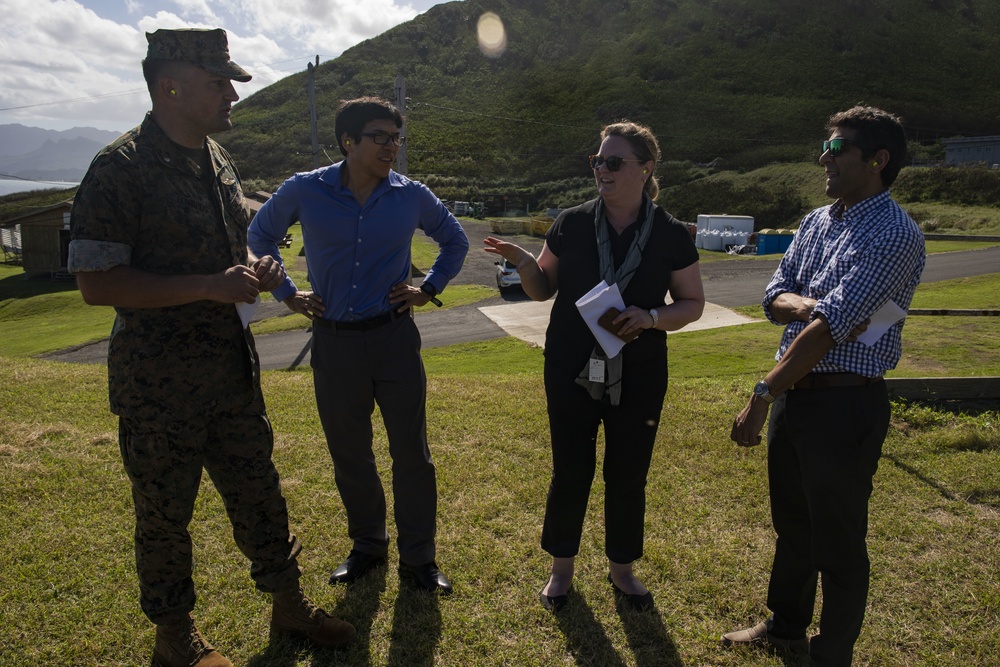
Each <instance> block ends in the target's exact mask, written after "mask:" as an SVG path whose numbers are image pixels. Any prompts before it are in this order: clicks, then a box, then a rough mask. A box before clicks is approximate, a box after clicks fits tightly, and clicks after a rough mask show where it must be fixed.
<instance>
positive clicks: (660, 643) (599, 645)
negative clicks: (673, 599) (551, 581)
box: [556, 589, 684, 667]
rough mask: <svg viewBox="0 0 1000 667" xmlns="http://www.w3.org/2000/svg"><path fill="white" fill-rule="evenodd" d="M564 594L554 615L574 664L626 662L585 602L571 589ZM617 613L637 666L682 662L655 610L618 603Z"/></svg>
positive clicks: (617, 665)
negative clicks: (563, 603) (562, 604)
mask: <svg viewBox="0 0 1000 667" xmlns="http://www.w3.org/2000/svg"><path fill="white" fill-rule="evenodd" d="M568 596H569V601H568V604H567V605H566V608H565V609H564V610H563V611H560V612H559V613H558V614H556V618H557V619H558V620H559V628H560V630H562V633H563V635H565V637H566V644H567V647H568V648H569V650H570V652H571V653H572V654H573V657H574V658H575V660H576V664H578V665H603V666H605V667H624V665H626V664H627V663H626V662H625V661H624V660H623V659H622V657H621V656H620V655H618V652H617V651H616V650H615V647H614V646H613V645H612V643H611V641H610V640H609V639H608V636H607V633H605V631H604V628H603V627H601V624H600V623H599V622H598V621H597V619H596V618H595V617H594V614H593V612H591V610H590V607H589V606H588V605H587V601H586V600H585V599H584V598H583V597H582V596H581V595H580V594H579V593H577V592H576V591H575V590H572V589H571V590H570V591H569V593H568ZM618 615H619V616H620V617H621V621H622V626H623V628H624V629H625V636H626V637H627V639H628V644H629V648H631V649H632V654H633V655H634V656H635V664H636V665H637V666H638V667H653V666H654V665H656V666H657V667H682V666H683V665H684V663H683V661H682V660H681V656H680V654H679V653H678V652H677V647H676V646H675V645H674V642H673V640H672V639H671V638H670V636H669V635H668V634H667V630H666V628H665V627H664V626H663V619H662V618H661V616H660V614H659V612H658V611H656V610H653V611H648V612H636V611H633V610H631V609H625V608H622V607H621V606H620V605H619V607H618Z"/></svg>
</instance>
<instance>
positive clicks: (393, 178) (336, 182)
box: [319, 160, 409, 195]
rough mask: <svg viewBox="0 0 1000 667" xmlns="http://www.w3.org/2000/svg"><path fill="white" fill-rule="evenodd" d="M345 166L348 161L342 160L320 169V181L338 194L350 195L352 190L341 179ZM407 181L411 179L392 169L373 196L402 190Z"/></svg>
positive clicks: (373, 192) (376, 188)
mask: <svg viewBox="0 0 1000 667" xmlns="http://www.w3.org/2000/svg"><path fill="white" fill-rule="evenodd" d="M345 164H347V161H346V160H341V161H340V162H337V163H335V164H332V165H330V166H329V167H323V168H322V169H320V171H322V172H323V173H321V174H320V176H319V180H320V181H321V182H322V183H324V184H325V185H328V186H330V187H332V188H333V189H334V190H335V191H337V192H338V193H344V194H347V193H350V190H348V189H347V187H346V186H345V185H344V182H343V180H342V179H341V177H340V173H341V171H342V169H343V167H344V165H345ZM407 180H409V179H407V178H406V176H403V175H402V174H397V173H396V172H395V171H393V170H392V169H390V170H389V177H388V178H386V179H383V181H382V182H381V183H379V184H378V185H377V186H376V187H375V190H373V191H372V194H373V195H374V194H375V193H377V192H382V191H383V190H385V188H401V187H403V186H404V185H406V182H407Z"/></svg>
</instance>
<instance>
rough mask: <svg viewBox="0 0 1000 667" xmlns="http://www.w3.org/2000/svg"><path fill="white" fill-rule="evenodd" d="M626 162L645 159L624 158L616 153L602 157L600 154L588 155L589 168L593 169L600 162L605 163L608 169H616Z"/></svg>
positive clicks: (600, 163)
mask: <svg viewBox="0 0 1000 667" xmlns="http://www.w3.org/2000/svg"><path fill="white" fill-rule="evenodd" d="M626 162H645V160H626V159H625V158H623V157H618V156H617V155H612V156H611V157H603V156H601V155H591V156H590V168H591V169H593V170H594V171H597V170H598V169H599V168H600V166H601V165H602V164H606V165H607V166H608V170H609V171H618V170H619V169H621V168H622V165H623V164H624V163H626Z"/></svg>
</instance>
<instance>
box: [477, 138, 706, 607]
mask: <svg viewBox="0 0 1000 667" xmlns="http://www.w3.org/2000/svg"><path fill="white" fill-rule="evenodd" d="M601 138H602V142H601V148H600V151H599V152H598V154H597V155H595V156H592V157H591V167H592V168H593V170H594V178H595V181H596V185H597V192H598V195H599V196H598V198H597V199H595V200H592V201H589V202H586V203H585V204H581V205H580V206H576V207H574V208H570V209H567V210H565V211H563V212H562V213H561V214H560V215H559V217H558V218H557V219H556V221H555V223H554V224H553V225H552V227H551V228H550V229H549V231H548V233H547V234H546V239H545V245H544V247H543V248H542V252H541V253H540V254H539V256H538V258H537V259H536V258H535V257H533V256H532V255H531V254H530V253H529V252H527V251H526V250H524V249H523V248H521V247H520V246H517V245H515V244H512V243H507V242H505V241H502V240H500V239H496V238H493V237H490V238H487V239H486V240H485V244H486V248H485V250H486V251H487V252H491V253H494V254H498V255H501V256H503V257H504V258H505V259H507V260H508V261H510V262H513V263H514V264H516V265H517V269H518V272H519V273H520V275H521V285H522V287H523V288H524V291H525V293H526V294H527V295H528V296H530V297H531V298H532V299H535V300H536V301H544V300H546V299H548V298H550V297H551V296H552V295H554V294H555V295H556V300H555V303H554V304H553V306H552V315H551V318H550V320H549V327H548V330H547V332H546V337H545V393H546V399H547V403H548V413H549V428H550V431H551V438H552V481H551V484H550V486H549V494H548V500H547V503H546V508H545V523H544V526H543V529H542V548H543V549H545V550H546V551H547V552H548V553H550V554H551V555H552V556H553V563H552V572H551V576H550V577H549V581H548V583H546V585H545V587H544V588H543V589H542V592H541V596H540V597H541V601H542V604H543V605H544V606H545V607H546V608H547V609H550V610H553V611H555V610H558V609H559V608H561V607H562V606H563V605H564V604H565V603H566V600H567V593H568V591H569V589H570V586H571V584H572V579H573V565H574V559H575V557H576V555H577V552H578V551H579V547H580V536H581V533H582V530H583V520H584V515H585V513H586V508H587V501H588V497H589V495H590V485H591V482H592V481H593V478H594V472H595V470H596V458H597V431H598V427H599V426H600V424H601V423H602V422H603V424H604V434H605V456H604V466H603V468H604V469H603V475H604V480H605V486H606V491H605V503H604V515H605V552H606V555H607V557H608V560H609V574H608V580H609V581H610V582H611V584H612V586H613V588H614V591H615V593H616V595H617V596H618V597H620V598H621V599H622V600H623V601H624V602H625V603H626V604H628V605H630V606H632V607H634V608H637V609H648V608H650V607H652V606H653V596H652V594H651V593H650V592H649V590H648V589H647V588H646V587H645V586H644V585H643V584H642V582H641V581H639V580H638V579H637V578H636V577H635V575H634V574H633V572H632V563H633V561H635V560H636V559H637V558H639V557H640V556H641V555H642V542H643V521H644V515H645V506H646V492H645V486H646V473H647V472H648V471H649V462H650V459H651V457H652V452H653V442H654V440H655V437H656V429H657V426H658V424H659V420H660V413H661V411H662V409H663V399H664V396H665V395H666V390H667V348H666V333H665V332H666V331H673V330H676V329H680V328H681V327H683V326H684V325H686V324H689V323H691V322H694V321H695V320H697V319H698V318H699V317H701V313H702V310H703V308H704V305H705V296H704V291H703V290H702V284H701V276H700V274H699V271H698V251H697V250H696V249H695V246H694V243H693V242H692V240H691V235H690V233H689V232H688V230H687V228H686V227H685V225H683V224H682V223H680V222H678V221H677V220H675V219H674V218H673V216H671V215H670V214H669V213H667V212H665V211H664V210H663V209H661V208H659V207H658V206H656V205H655V204H654V203H653V200H654V199H655V198H656V195H657V193H658V190H659V186H658V185H657V182H656V179H655V178H654V176H653V170H654V168H655V167H656V163H657V160H658V159H659V157H660V149H659V145H658V144H657V141H656V137H654V136H653V133H652V132H651V131H650V130H649V129H648V128H646V127H643V126H641V125H638V124H636V123H631V122H621V123H616V124H613V125H609V126H607V127H605V128H604V130H603V131H602V133H601ZM601 280H605V281H606V282H607V283H608V284H609V285H610V284H612V283H617V284H618V287H619V289H620V290H621V292H622V297H623V299H624V302H625V305H626V308H625V309H624V310H623V311H622V312H621V314H619V315H618V316H617V317H615V318H614V319H613V322H612V324H613V325H614V326H620V327H621V328H620V330H619V331H618V335H619V336H620V337H621V338H623V339H628V338H629V337H630V336H632V335H634V334H639V335H638V337H637V338H635V339H634V340H632V341H631V342H630V343H628V344H626V345H625V347H624V348H623V349H622V350H621V352H620V353H619V354H617V355H616V356H615V357H612V358H607V355H606V354H605V353H604V350H603V349H602V348H601V347H600V345H598V344H597V341H596V339H595V337H594V335H593V334H592V333H591V331H590V328H589V327H588V325H587V323H586V322H585V321H584V319H583V317H582V316H581V314H580V312H579V310H578V309H577V307H576V301H577V300H578V299H579V298H580V297H581V296H583V295H584V294H586V293H587V292H589V291H590V290H591V289H592V288H593V287H595V286H596V285H597V284H598V283H599V282H600V281H601ZM668 292H669V293H670V296H671V299H672V302H671V303H670V304H668V305H665V303H664V302H665V300H666V295H667V293H668ZM602 376H603V382H602V381H600V378H601V377H602ZM595 380H596V381H595Z"/></svg>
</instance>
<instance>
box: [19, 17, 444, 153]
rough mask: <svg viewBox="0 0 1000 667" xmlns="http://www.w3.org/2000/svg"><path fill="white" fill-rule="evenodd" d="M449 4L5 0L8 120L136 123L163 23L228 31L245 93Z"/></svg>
mask: <svg viewBox="0 0 1000 667" xmlns="http://www.w3.org/2000/svg"><path fill="white" fill-rule="evenodd" d="M443 1H444V0H157V1H152V0H0V17H3V20H2V21H0V125H5V124H10V123H20V124H22V125H27V126H29V127H40V128H44V129H50V130H65V129H69V128H71V127H96V128H98V129H101V130H113V131H117V132H124V131H126V130H128V129H130V128H132V127H134V126H135V125H138V124H139V122H140V121H141V120H142V118H143V115H144V114H145V113H146V111H147V110H148V109H149V107H150V104H149V94H148V92H147V91H146V84H145V82H144V81H143V79H142V72H141V69H140V62H141V61H142V59H143V58H144V57H145V55H146V37H145V33H146V32H154V31H155V30H157V29H159V28H168V29H170V28H224V29H225V30H226V32H227V33H228V35H229V53H230V57H231V58H232V59H233V60H234V61H235V62H237V63H238V64H240V65H241V66H243V68H244V69H246V70H247V71H248V72H250V74H252V75H253V80H252V81H250V82H249V83H246V84H240V83H237V84H235V85H236V90H237V92H238V93H239V94H240V96H241V97H246V96H248V95H250V94H251V93H253V92H255V91H257V90H260V89H261V88H264V87H265V86H268V85H270V84H272V83H274V82H275V81H277V80H279V79H281V78H283V77H285V76H288V75H289V74H294V73H295V72H301V71H303V70H305V69H306V64H307V63H308V62H309V61H313V62H315V58H316V56H317V55H318V56H319V59H320V62H321V63H322V62H325V61H327V60H332V59H334V58H336V57H337V56H338V55H340V54H341V53H342V52H344V51H345V50H346V49H348V48H350V47H351V46H354V45H355V44H358V43H360V42H362V41H364V40H366V39H368V38H370V37H374V36H376V35H379V34H381V33H383V32H385V31H386V30H389V29H390V28H392V27H394V26H396V25H399V24H400V23H404V22H406V21H409V20H410V19H412V18H414V17H415V16H417V15H418V14H422V13H423V12H426V11H427V10H428V9H430V8H431V7H432V6H434V5H437V4H440V3H441V2H443ZM0 153H2V150H0Z"/></svg>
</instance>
